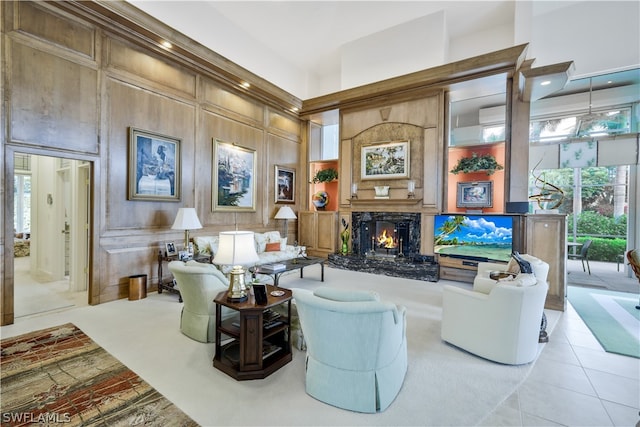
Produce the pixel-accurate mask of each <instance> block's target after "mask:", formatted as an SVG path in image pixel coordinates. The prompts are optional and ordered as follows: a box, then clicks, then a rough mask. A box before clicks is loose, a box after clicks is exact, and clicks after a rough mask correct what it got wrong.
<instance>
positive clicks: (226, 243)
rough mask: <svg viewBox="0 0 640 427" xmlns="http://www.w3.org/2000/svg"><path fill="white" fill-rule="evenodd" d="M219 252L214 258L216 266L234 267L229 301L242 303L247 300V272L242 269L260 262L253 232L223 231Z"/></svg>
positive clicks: (230, 276)
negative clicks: (245, 279)
mask: <svg viewBox="0 0 640 427" xmlns="http://www.w3.org/2000/svg"><path fill="white" fill-rule="evenodd" d="M219 238H220V240H219V244H218V252H217V253H216V255H215V257H214V258H213V263H214V264H219V265H231V266H233V267H232V269H231V271H230V272H229V290H228V291H227V300H228V301H231V302H241V301H246V300H247V298H248V297H247V287H246V286H245V281H244V275H245V270H244V268H243V267H242V266H243V265H247V264H255V263H256V262H258V260H259V258H258V254H257V253H256V247H255V241H254V238H253V232H252V231H222V232H220V233H219Z"/></svg>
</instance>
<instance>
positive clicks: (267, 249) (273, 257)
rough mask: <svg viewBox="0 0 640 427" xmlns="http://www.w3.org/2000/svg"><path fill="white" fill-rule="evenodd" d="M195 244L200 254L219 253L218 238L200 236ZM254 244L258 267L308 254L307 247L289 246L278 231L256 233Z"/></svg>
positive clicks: (196, 238) (195, 238)
mask: <svg viewBox="0 0 640 427" xmlns="http://www.w3.org/2000/svg"><path fill="white" fill-rule="evenodd" d="M193 242H194V244H195V248H194V249H195V250H196V252H197V253H199V254H202V255H213V256H215V254H216V252H217V251H218V243H219V240H218V236H198V237H194V238H193ZM254 243H255V248H256V253H257V254H258V258H259V259H260V260H259V261H258V262H257V263H256V265H261V264H271V263H274V262H280V261H286V260H289V259H293V258H297V257H300V256H301V255H304V254H306V247H305V246H293V245H289V244H287V238H286V237H281V236H280V232H278V231H267V232H265V233H254ZM276 248H277V250H276ZM230 269H231V267H230V266H225V267H224V268H223V269H222V271H223V272H225V273H228V270H230Z"/></svg>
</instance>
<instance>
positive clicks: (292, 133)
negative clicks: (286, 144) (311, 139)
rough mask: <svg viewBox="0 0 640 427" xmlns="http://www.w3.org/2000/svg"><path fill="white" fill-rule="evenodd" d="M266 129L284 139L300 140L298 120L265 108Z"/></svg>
mask: <svg viewBox="0 0 640 427" xmlns="http://www.w3.org/2000/svg"><path fill="white" fill-rule="evenodd" d="M266 126H267V129H268V130H269V132H272V133H276V134H278V135H280V136H282V137H284V138H288V139H292V140H295V141H299V140H300V120H298V119H294V118H292V117H290V116H288V115H284V114H281V113H280V112H278V111H275V110H273V109H272V108H267V123H266Z"/></svg>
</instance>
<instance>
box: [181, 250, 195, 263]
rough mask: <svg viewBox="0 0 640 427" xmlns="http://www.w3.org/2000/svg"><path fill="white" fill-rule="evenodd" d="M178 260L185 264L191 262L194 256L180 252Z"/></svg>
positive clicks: (187, 252)
mask: <svg viewBox="0 0 640 427" xmlns="http://www.w3.org/2000/svg"><path fill="white" fill-rule="evenodd" d="M178 259H179V260H180V261H184V262H187V261H190V260H192V259H193V254H191V253H189V251H178Z"/></svg>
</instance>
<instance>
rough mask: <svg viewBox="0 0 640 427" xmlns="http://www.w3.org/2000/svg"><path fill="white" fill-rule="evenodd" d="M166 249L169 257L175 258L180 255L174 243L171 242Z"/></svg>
mask: <svg viewBox="0 0 640 427" xmlns="http://www.w3.org/2000/svg"><path fill="white" fill-rule="evenodd" d="M165 247H166V251H167V256H174V255H177V254H178V251H177V250H176V244H175V243H173V242H169V243H167V244H166V245H165Z"/></svg>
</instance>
